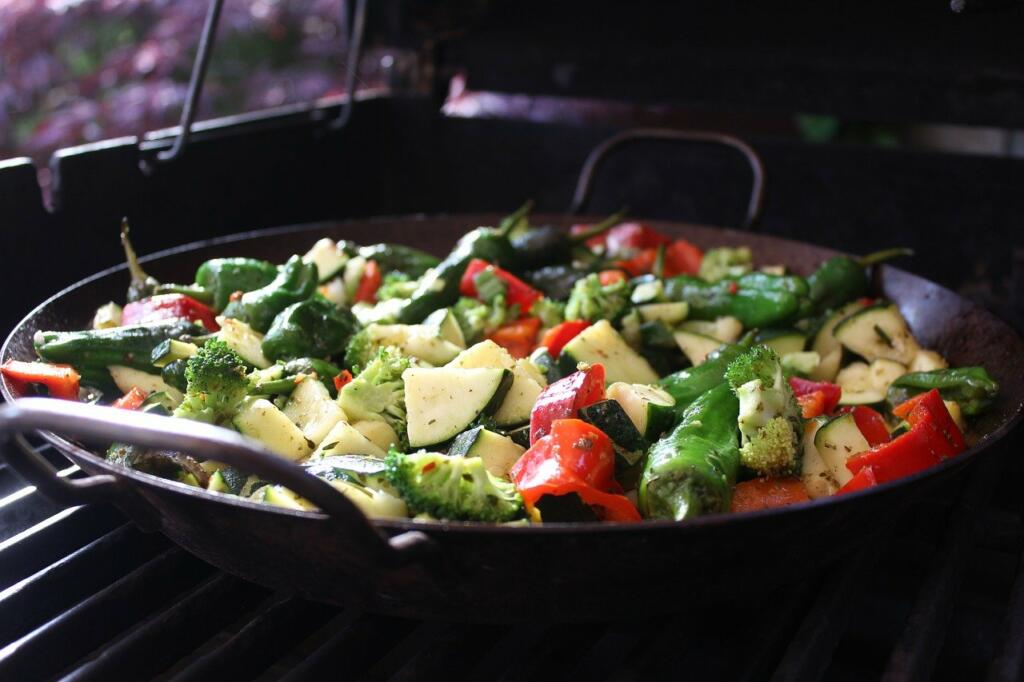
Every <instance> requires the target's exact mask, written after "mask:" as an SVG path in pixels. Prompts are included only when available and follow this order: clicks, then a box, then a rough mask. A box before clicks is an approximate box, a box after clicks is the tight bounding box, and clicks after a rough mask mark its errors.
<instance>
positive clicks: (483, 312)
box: [452, 297, 491, 343]
mask: <svg viewBox="0 0 1024 682" xmlns="http://www.w3.org/2000/svg"><path fill="white" fill-rule="evenodd" d="M452 314H453V315H455V321H456V322H458V323H459V328H460V329H462V335H463V336H464V337H465V338H466V343H476V342H477V341H479V340H480V339H481V338H483V335H484V329H485V328H486V327H487V318H488V317H489V316H490V314H491V309H490V308H489V307H488V306H487V305H485V304H483V303H481V302H480V301H478V300H476V299H474V298H466V297H462V298H460V299H459V300H458V301H456V302H455V305H454V306H452Z"/></svg>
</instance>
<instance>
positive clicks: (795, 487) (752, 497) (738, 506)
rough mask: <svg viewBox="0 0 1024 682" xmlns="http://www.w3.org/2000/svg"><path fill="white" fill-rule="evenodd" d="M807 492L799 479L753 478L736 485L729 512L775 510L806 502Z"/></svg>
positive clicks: (807, 498)
mask: <svg viewBox="0 0 1024 682" xmlns="http://www.w3.org/2000/svg"><path fill="white" fill-rule="evenodd" d="M809 499H811V498H809V497H808V496H807V490H806V488H804V484H803V481H801V480H800V479H799V478H755V479H752V480H749V481H743V482H742V483H737V484H736V488H735V489H734V490H733V492H732V506H731V507H730V511H733V512H746V511H757V510H759V509H775V508H777V507H786V506H788V505H791V504H799V503H800V502H807V501H808V500H809Z"/></svg>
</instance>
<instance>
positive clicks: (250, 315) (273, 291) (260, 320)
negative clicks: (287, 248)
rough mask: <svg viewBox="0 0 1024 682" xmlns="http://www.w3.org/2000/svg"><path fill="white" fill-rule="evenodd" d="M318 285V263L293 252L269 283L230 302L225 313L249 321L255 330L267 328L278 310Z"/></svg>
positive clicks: (307, 293) (301, 298)
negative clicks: (309, 261) (308, 260)
mask: <svg viewBox="0 0 1024 682" xmlns="http://www.w3.org/2000/svg"><path fill="white" fill-rule="evenodd" d="M316 285H317V270H316V265H315V264H314V263H306V262H305V261H303V260H302V258H300V257H299V256H292V257H291V258H289V259H288V262H287V263H285V264H284V265H283V266H281V270H280V271H279V272H278V273H277V276H276V277H274V279H273V281H271V282H270V283H269V284H267V285H266V286H263V287H261V288H259V289H255V290H253V291H249V292H247V293H245V294H242V296H241V298H239V299H237V300H235V301H231V302H230V303H228V305H227V307H226V308H224V316H225V317H233V318H237V319H239V320H242V321H243V322H248V323H249V326H250V327H252V328H253V329H255V330H256V331H258V332H261V333H262V332H266V331H267V330H268V329H270V325H271V324H272V323H273V322H274V318H275V317H277V314H278V313H280V312H281V311H282V310H284V309H285V308H287V307H288V306H290V305H292V304H293V303H298V302H300V301H305V300H306V299H307V298H309V297H310V296H312V295H313V292H315V291H316Z"/></svg>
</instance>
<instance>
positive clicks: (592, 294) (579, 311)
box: [565, 274, 630, 322]
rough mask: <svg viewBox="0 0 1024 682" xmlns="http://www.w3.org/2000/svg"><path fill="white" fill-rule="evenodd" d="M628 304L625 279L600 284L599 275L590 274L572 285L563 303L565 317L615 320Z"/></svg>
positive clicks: (627, 290) (624, 311)
mask: <svg viewBox="0 0 1024 682" xmlns="http://www.w3.org/2000/svg"><path fill="white" fill-rule="evenodd" d="M629 305H630V302H629V284H627V283H626V281H625V280H619V281H617V282H614V283H613V284H608V285H602V284H601V279H600V277H599V276H598V275H596V274H591V275H587V276H586V277H584V278H583V279H580V280H578V281H577V282H576V284H575V285H574V286H573V288H572V293H571V294H570V295H569V301H568V302H567V303H566V304H565V319H567V320H590V321H591V322H597V321H598V320H609V321H611V322H615V321H616V320H618V319H619V318H620V317H622V316H623V315H624V314H625V313H626V310H627V309H628V308H629Z"/></svg>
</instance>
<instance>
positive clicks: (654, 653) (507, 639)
mask: <svg viewBox="0 0 1024 682" xmlns="http://www.w3.org/2000/svg"><path fill="white" fill-rule="evenodd" d="M44 447H45V446H44ZM50 456H51V457H53V460H54V461H56V462H58V465H59V461H60V460H59V455H53V454H52V453H50ZM990 462H991V458H990V460H988V461H987V462H986V463H985V464H983V465H982V466H979V468H978V470H977V471H976V472H975V476H974V477H973V481H974V484H973V487H971V488H970V489H969V490H968V491H967V492H966V493H965V494H964V496H963V497H962V499H961V502H960V503H959V504H958V505H957V506H956V507H954V508H953V509H952V511H951V512H950V514H951V516H950V519H951V520H950V523H949V524H948V525H944V524H942V523H938V525H936V522H935V521H934V518H933V519H932V525H931V527H930V528H929V527H925V525H922V524H927V522H928V517H941V516H942V515H940V514H937V511H938V510H948V509H950V505H948V504H947V503H945V501H944V500H943V498H942V496H941V495H938V496H937V497H936V499H935V500H934V503H933V504H932V505H931V506H929V507H928V509H927V510H925V511H923V512H920V514H919V518H917V519H910V520H908V523H907V525H906V528H905V529H904V530H903V531H901V532H899V533H897V537H895V538H894V539H892V540H891V541H890V542H892V543H896V544H894V545H887V544H886V543H882V545H883V546H884V547H886V548H887V549H886V551H888V552H889V554H888V555H886V554H885V553H883V552H876V555H877V554H882V555H883V556H889V557H895V558H891V559H890V560H892V561H896V562H902V563H904V564H912V563H915V562H913V561H907V559H908V558H911V557H917V558H918V561H917V563H918V564H920V566H921V568H920V570H922V571H926V576H927V578H926V579H924V580H919V582H917V583H915V582H913V581H914V580H915V577H916V574H915V573H914V572H913V571H911V574H910V575H908V576H907V577H906V578H903V580H904V581H905V582H908V581H909V584H912V585H913V584H916V585H918V586H919V587H920V589H918V590H917V594H916V596H914V600H913V606H912V608H909V616H908V615H907V611H901V608H895V609H894V608H893V604H892V603H891V601H890V600H891V599H892V594H891V593H883V594H880V595H878V597H877V599H874V602H875V603H872V598H871V597H872V596H873V595H871V594H870V593H868V594H867V595H865V593H864V592H863V590H858V589H857V582H858V581H856V580H851V579H849V576H851V575H864V574H865V573H872V574H874V575H876V576H881V575H882V574H881V573H880V572H878V571H871V570H869V569H868V567H867V564H870V563H871V561H869V560H867V559H863V558H862V559H858V560H857V561H856V562H854V564H853V565H850V566H848V567H847V571H846V574H845V575H846V577H845V578H844V579H843V580H841V581H839V583H840V585H839V586H838V587H836V586H835V585H836V580H835V576H831V578H830V581H829V583H828V584H829V585H831V586H832V587H831V588H829V589H826V590H825V591H824V592H822V591H820V589H819V586H818V585H817V584H809V585H805V586H804V588H803V591H802V592H799V593H790V594H788V595H787V597H786V598H785V599H778V600H777V603H776V601H772V599H773V598H772V597H769V596H766V603H765V604H762V605H760V608H752V609H750V610H748V611H745V610H742V609H740V610H738V611H736V612H727V613H723V614H720V615H719V616H718V617H711V618H710V619H709V620H705V621H701V622H700V623H699V624H698V625H703V626H706V627H705V630H708V629H710V630H711V632H708V633H702V632H701V628H700V627H694V625H693V624H686V625H681V624H679V623H678V622H677V623H673V622H672V620H671V619H658V620H655V621H652V622H645V623H618V624H609V625H590V626H570V625H544V624H538V625H533V626H517V627H498V626H486V627H477V626H464V625H457V624H455V625H451V624H422V623H416V622H414V621H407V620H401V619H395V618H386V617H382V616H375V615H371V614H361V613H357V612H349V611H339V610H338V609H336V608H334V607H329V606H325V605H319V604H312V603H309V602H305V601H302V600H299V599H297V598H292V597H288V596H286V595H274V596H268V595H269V593H268V592H267V591H266V590H264V589H263V588H260V587H257V586H253V585H250V584H248V583H245V582H243V581H241V580H239V579H236V578H233V577H230V576H226V575H224V574H222V573H219V572H216V571H215V570H214V569H212V568H210V567H208V566H206V565H205V564H203V563H202V562H200V561H198V560H197V559H194V558H192V557H190V556H189V555H187V554H185V553H184V552H183V551H181V550H179V549H177V548H174V547H172V546H171V545H170V543H169V542H168V541H167V540H165V539H164V538H162V537H161V536H159V535H152V534H144V533H142V532H140V531H138V530H136V529H135V528H134V527H133V526H131V525H128V524H124V522H123V517H120V516H119V515H118V514H117V513H116V512H115V511H113V510H112V509H107V508H101V507H81V508H75V509H72V510H65V511H62V512H60V513H58V514H56V515H53V516H51V517H48V518H46V519H44V520H43V521H41V522H40V523H37V524H36V525H35V526H33V527H31V528H29V529H27V530H26V531H24V532H22V533H21V534H20V535H17V536H14V537H15V539H14V540H11V541H7V542H4V543H0V578H2V579H3V581H2V582H0V585H4V586H7V589H5V590H4V591H2V592H0V635H3V636H2V637H0V645H6V648H5V649H2V650H0V676H2V677H4V678H5V679H7V678H8V677H9V676H12V677H11V678H21V677H25V676H29V675H31V676H33V677H53V676H56V675H61V674H64V675H66V676H67V678H68V679H96V678H98V677H110V675H111V673H112V672H113V673H115V674H122V675H123V674H129V675H130V676H132V677H137V678H140V679H141V678H144V677H150V676H155V675H157V674H158V673H159V677H161V678H166V679H199V678H208V677H209V676H210V674H211V673H212V674H216V673H218V672H219V673H220V674H221V675H223V674H224V672H225V671H227V672H228V673H229V674H230V675H231V676H238V675H239V674H241V675H243V676H246V675H248V676H250V677H259V678H260V679H288V680H305V679H323V677H324V676H336V675H337V674H338V672H339V670H342V669H344V670H345V672H346V675H350V676H352V677H354V678H357V679H395V680H416V679H431V678H433V677H436V676H437V675H438V674H439V673H440V672H441V671H446V672H448V673H449V677H450V678H452V679H459V678H464V679H505V680H518V679H524V678H526V677H537V676H542V677H545V678H547V677H551V676H552V675H556V676H560V677H565V676H570V677H581V678H586V679H612V680H622V681H624V680H639V679H642V678H649V677H651V676H652V675H654V676H659V675H669V674H673V675H675V674H679V673H681V672H692V671H693V666H694V665H703V666H704V668H703V670H704V672H707V671H713V672H710V673H707V674H710V675H713V676H716V677H719V678H722V679H763V678H764V677H767V676H769V675H770V674H771V673H772V672H773V671H774V673H775V678H776V679H814V678H815V677H816V676H817V677H819V678H820V677H827V678H828V679H859V678H863V677H865V675H864V671H865V670H867V669H871V666H870V665H869V666H868V667H867V668H863V667H858V665H854V666H853V667H849V665H850V662H849V661H848V660H845V659H844V657H843V655H842V654H843V651H842V650H843V649H844V648H850V645H847V644H845V642H846V641H847V640H849V641H850V642H856V641H858V640H857V639H856V638H857V637H858V634H857V633H856V632H850V631H849V630H850V628H856V627H858V623H857V619H851V622H850V623H843V622H841V621H842V620H843V618H836V614H841V613H843V612H844V611H845V610H846V609H850V610H856V608H867V609H868V610H869V611H870V613H871V615H870V616H869V620H870V619H871V618H873V619H875V621H877V620H878V619H879V618H884V619H891V618H893V617H896V618H898V619H900V624H897V625H896V626H895V627H894V629H893V632H894V633H899V636H898V637H895V638H892V639H888V638H887V639H886V640H885V641H886V642H887V644H886V645H885V646H887V647H890V648H889V649H888V650H887V651H886V654H887V655H888V657H889V658H890V659H891V660H890V663H892V661H900V662H902V661H904V660H905V659H900V658H899V657H900V656H905V655H907V652H908V651H913V652H917V653H916V654H915V655H916V656H917V657H918V658H915V659H914V660H913V661H911V664H910V665H909V666H908V665H897V666H890V667H889V668H888V669H886V661H885V660H884V659H882V660H881V661H879V662H878V672H880V673H882V672H884V673H885V674H888V675H889V676H890V677H889V679H899V680H903V679H914V678H913V676H912V674H914V673H918V674H920V673H921V672H922V671H923V672H927V671H929V670H930V666H931V665H934V662H935V660H936V656H937V655H938V652H939V650H940V649H942V647H943V643H944V641H945V639H946V637H947V635H948V633H947V632H946V629H945V628H944V627H936V626H937V625H939V626H941V620H942V618H941V616H942V614H950V613H952V612H953V610H954V609H955V608H957V607H956V601H957V599H958V595H962V594H964V593H965V591H967V590H969V589H970V585H959V582H960V581H959V580H957V579H956V578H957V576H958V574H959V575H960V576H962V574H963V572H962V571H961V570H960V568H962V566H960V567H959V568H958V566H957V562H958V561H959V562H964V561H966V558H967V557H968V556H969V555H970V547H969V546H968V544H967V542H968V541H971V540H973V541H975V542H976V544H977V546H978V547H979V548H984V549H985V550H986V551H987V552H990V553H994V555H995V556H998V557H999V558H1000V559H1001V560H1002V561H1003V562H1008V561H1009V562H1012V561H1016V562H1017V569H1016V573H1015V575H1014V577H1013V578H1014V579H1013V585H1012V592H1011V594H1010V595H1008V596H1007V598H1006V601H1007V603H1008V608H1007V609H1006V610H1005V613H1004V614H1003V617H1004V618H1005V627H1003V628H1002V630H1003V631H1004V632H1005V633H1006V634H1005V637H1004V638H1003V641H1002V642H1001V643H999V645H998V646H994V648H993V650H994V651H997V652H999V655H998V656H996V657H994V658H992V660H991V661H976V662H975V664H976V667H977V671H976V672H978V675H979V676H983V675H984V674H985V673H986V672H987V674H988V678H989V680H991V681H993V682H1004V681H1006V680H1010V679H1017V678H1018V677H1019V675H1020V673H1021V671H1022V670H1024V645H1022V644H1021V642H1022V641H1024V636H1022V633H1024V551H1022V550H1024V523H1022V514H1021V513H1020V511H1019V510H1018V509H1017V507H1016V505H1013V508H1012V509H1009V510H1008V509H1007V508H1005V507H993V508H989V507H988V506H987V504H988V497H989V496H988V491H987V488H986V485H981V484H978V483H977V481H978V479H979V477H981V478H984V476H985V475H988V476H989V477H990V478H989V483H991V478H992V477H994V473H998V471H999V468H998V466H997V464H996V463H994V462H991V463H990ZM1011 464H1012V465H1013V466H1014V467H1016V463H1015V462H1012V463H1011ZM986 466H987V467H988V473H987V474H986V471H985V469H986ZM979 486H980V487H979ZM990 487H991V486H990V485H988V488H990ZM17 503H18V504H25V505H32V506H33V507H35V508H38V509H45V508H46V504H47V503H46V502H45V501H44V500H43V499H42V498H41V496H40V495H39V494H38V493H36V492H34V491H32V492H27V493H24V494H22V495H21V496H20V497H19V498H18V500H17ZM979 520H981V521H982V523H978V521H979ZM990 521H991V523H990ZM976 525H977V527H978V528H979V531H978V532H977V533H971V532H970V531H971V529H973V528H974V527H975V526H976ZM939 529H941V530H939ZM936 530H939V532H935V531H936ZM893 547H896V548H897V550H902V552H903V554H902V555H901V554H900V553H899V551H897V552H893V551H892V549H893ZM925 551H928V552H930V553H931V556H932V560H931V562H930V563H928V562H922V561H920V560H919V558H920V556H921V554H922V552H925ZM876 555H872V553H871V552H870V551H868V552H865V553H863V554H862V555H861V556H862V557H865V556H872V557H874V558H877V556H876ZM862 561H863V562H865V563H864V564H861V563H860V562H862ZM111 562H114V563H111ZM1010 565H1012V564H1006V563H1003V564H1002V566H1003V567H1004V568H1003V570H1004V573H1006V572H1007V571H1009V566H1010ZM170 576H173V580H170V581H164V582H161V580H160V578H161V577H163V578H168V577H170ZM950 576H952V577H950ZM1006 583H1007V585H1009V584H1010V578H1007V579H1006ZM69 585H70V586H72V587H71V588H69V587H68V586H69ZM851 585H852V586H853V587H851ZM935 585H937V586H938V588H939V589H935V587H934V586H935ZM957 586H959V589H948V588H952V587H957ZM988 587H989V589H990V590H996V589H997V588H996V587H993V586H988ZM905 588H906V584H903V585H900V584H899V582H898V581H897V583H895V584H893V585H891V586H889V589H893V590H901V589H902V590H903V592H901V593H899V594H901V597H900V598H901V599H904V598H906V597H908V596H911V595H910V594H908V593H906V590H905ZM874 589H878V585H875V587H874ZM225 590H226V591H227V593H228V594H229V595H230V594H236V595H242V596H241V597H240V598H237V599H231V598H228V599H226V601H228V602H230V604H229V605H226V606H225V607H224V610H222V611H218V610H217V609H214V608H213V607H212V606H210V601H209V598H210V597H211V596H215V595H216V596H219V593H222V592H224V591H225ZM970 594H974V593H968V596H969V595H970ZM47 596H48V597H49V600H47V599H46V598H45V597H47ZM261 600H262V601H261ZM995 601H998V598H997V597H993V595H982V594H979V596H978V599H977V600H975V602H976V606H977V608H976V609H975V611H976V612H975V613H974V614H973V616H972V617H981V618H986V617H990V616H987V615H986V614H987V613H988V612H989V611H991V608H992V607H991V604H992V603H994V602H995ZM218 606H220V603H218ZM125 607H127V608H125ZM979 609H980V610H979ZM986 609H988V611H986ZM101 610H102V615H103V619H102V620H103V627H101V628H97V627H96V623H97V622H98V621H97V616H98V615H99V612H100V611H101ZM14 613H19V614H21V613H24V614H27V615H26V616H25V617H24V618H22V619H21V621H20V622H17V623H16V625H12V624H11V622H12V620H15V619H12V618H10V614H14ZM893 614H895V616H894V615H893ZM900 614H902V616H901V615H900ZM211 616H216V618H211ZM48 618H52V620H49V622H47V619H48ZM217 618H219V619H220V620H217ZM730 618H738V619H740V620H742V621H743V622H744V623H745V625H746V627H745V628H744V627H734V628H733V629H732V631H730V630H728V629H726V626H727V625H729V624H730ZM197 619H198V620H197ZM232 619H235V622H234V623H228V622H227V621H229V620H232ZM199 621H203V622H202V626H198V625H197V622H199ZM907 623H918V627H916V628H915V627H906V624H907ZM823 624H825V627H824V632H823V628H822V625H823ZM921 624H923V625H924V627H921ZM33 628H34V629H33ZM758 632H760V633H761V636H756V633H758ZM71 633H73V635H72V634H71ZM83 633H84V634H83ZM723 633H728V636H730V637H733V638H734V639H736V645H735V647H733V649H732V650H723V647H721V646H718V647H715V638H716V637H721V636H724V634H723ZM808 633H813V634H814V636H813V637H810V638H808V636H807V635H808ZM15 637H19V638H20V639H18V640H17V642H18V646H13V645H12V644H11V640H12V639H13V638H15ZM851 638H853V639H851ZM833 639H834V640H835V641H832V640H833ZM166 641H176V642H177V643H176V645H175V646H174V647H171V648H170V650H165V651H162V652H160V655H159V656H147V654H148V653H151V652H153V651H154V649H155V646H156V644H157V643H158V642H159V643H161V644H162V643H164V642H166ZM840 641H842V642H844V644H843V645H842V646H838V645H837V642H840ZM57 642H60V643H61V646H57ZM196 644H202V645H201V646H199V647H198V648H197V649H196V650H195V651H194V652H193V651H190V649H192V648H193V646H195V645H196ZM466 647H469V649H467V648H466ZM687 647H689V648H688V649H687ZM801 647H802V648H804V649H807V648H810V649H815V650H816V651H815V654H814V655H812V656H803V657H800V656H796V654H795V653H793V652H794V650H796V649H800V648H801ZM833 647H834V648H835V650H836V655H834V656H833V655H832V653H831V651H832V649H833ZM716 648H717V649H718V650H717V651H715V649H716ZM735 648H739V649H742V650H743V652H744V656H743V657H737V656H736V654H735V653H734V651H735ZM822 651H826V652H828V653H827V655H826V654H824V653H822ZM54 652H56V655H54ZM858 655H863V651H861V652H859V653H858ZM179 657H180V658H179ZM730 657H731V658H732V659H733V660H730ZM738 658H744V659H745V660H736V659H738ZM523 659H529V662H528V663H523ZM989 663H991V665H988V664H989ZM339 666H343V668H342V667H339ZM979 666H980V667H979ZM936 675H937V679H943V678H942V676H941V675H942V670H939V669H937V670H936ZM869 677H870V675H869Z"/></svg>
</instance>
